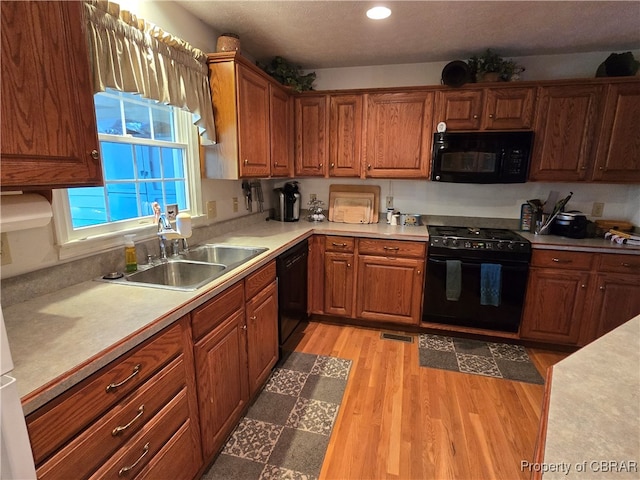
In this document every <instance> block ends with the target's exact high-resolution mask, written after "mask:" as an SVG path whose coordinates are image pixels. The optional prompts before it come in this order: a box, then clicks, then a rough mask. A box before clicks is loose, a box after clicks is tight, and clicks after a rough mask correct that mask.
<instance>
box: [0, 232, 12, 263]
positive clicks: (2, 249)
mask: <svg viewBox="0 0 640 480" xmlns="http://www.w3.org/2000/svg"><path fill="white" fill-rule="evenodd" d="M0 238H1V239H2V241H1V242H0V257H2V265H9V264H10V263H11V250H10V249H9V239H8V238H7V233H6V232H3V233H2V235H0Z"/></svg>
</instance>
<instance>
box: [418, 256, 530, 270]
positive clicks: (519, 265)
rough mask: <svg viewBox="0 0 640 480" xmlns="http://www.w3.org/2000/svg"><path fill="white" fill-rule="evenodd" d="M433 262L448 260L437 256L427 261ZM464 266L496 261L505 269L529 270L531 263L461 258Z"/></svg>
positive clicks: (438, 262) (475, 265)
mask: <svg viewBox="0 0 640 480" xmlns="http://www.w3.org/2000/svg"><path fill="white" fill-rule="evenodd" d="M449 260H457V258H450V259H449ZM429 262H432V263H437V264H444V263H447V261H446V260H438V259H436V258H427V263H429ZM460 262H461V264H462V266H463V267H464V266H465V265H467V266H473V267H479V266H480V265H481V264H483V263H495V264H498V265H501V266H502V268H503V269H505V270H525V271H528V270H529V264H528V263H526V262H521V263H512V262H506V263H505V262H496V261H495V260H494V261H484V262H483V261H482V260H478V261H477V262H474V261H472V262H469V261H465V260H461V261H460Z"/></svg>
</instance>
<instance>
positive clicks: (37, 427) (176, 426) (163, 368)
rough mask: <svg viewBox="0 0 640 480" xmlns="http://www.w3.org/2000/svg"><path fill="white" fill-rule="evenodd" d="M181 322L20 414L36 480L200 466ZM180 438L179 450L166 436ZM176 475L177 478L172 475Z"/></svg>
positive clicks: (186, 337)
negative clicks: (24, 419) (23, 415)
mask: <svg viewBox="0 0 640 480" xmlns="http://www.w3.org/2000/svg"><path fill="white" fill-rule="evenodd" d="M189 320H190V319H189V316H186V317H184V318H183V319H181V320H180V321H178V322H176V323H175V324H173V325H172V326H170V327H167V328H166V329H165V330H163V331H162V332H160V333H158V334H157V335H155V336H154V337H152V338H151V339H149V340H147V341H146V342H145V343H143V344H142V345H141V346H139V347H136V348H135V349H134V350H133V351H132V352H130V353H128V354H125V355H124V356H123V357H122V358H121V359H118V360H116V361H114V362H112V363H111V364H109V365H107V366H106V367H104V368H103V369H102V370H100V371H98V372H97V373H95V374H94V375H92V376H91V377H89V378H87V379H86V380H84V381H83V382H81V383H80V384H78V385H76V386H75V387H73V388H71V389H70V390H69V391H68V392H67V393H65V394H63V395H61V396H60V397H58V398H56V399H55V400H52V401H51V402H49V403H48V404H46V405H44V406H43V407H41V408H40V409H38V410H36V411H35V412H33V413H32V414H30V415H29V416H27V429H28V430H29V436H30V439H31V443H32V449H33V453H34V459H35V462H36V469H37V474H38V478H41V479H45V478H51V479H59V478H118V477H119V476H120V477H122V476H124V475H127V476H128V477H129V478H132V477H135V476H138V475H143V476H144V472H147V471H151V470H152V469H154V468H155V467H154V465H157V464H160V463H163V464H170V465H171V466H172V469H173V471H178V472H180V475H179V477H181V478H193V477H194V476H195V475H196V474H197V472H198V470H199V468H200V466H201V465H202V453H201V447H200V428H199V418H198V406H197V397H196V391H195V375H194V370H193V356H192V349H191V325H190V321H189ZM174 438H176V439H177V438H179V439H180V445H181V448H180V449H175V448H172V445H173V444H172V442H171V441H172V439H174ZM174 478H178V477H174Z"/></svg>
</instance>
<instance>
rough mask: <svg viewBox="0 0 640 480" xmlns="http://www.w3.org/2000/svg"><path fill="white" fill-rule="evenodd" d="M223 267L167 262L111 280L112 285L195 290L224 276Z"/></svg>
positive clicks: (224, 267)
mask: <svg viewBox="0 0 640 480" xmlns="http://www.w3.org/2000/svg"><path fill="white" fill-rule="evenodd" d="M226 271H227V267H226V266H225V265H219V264H213V263H195V262H186V261H183V260H169V261H167V262H166V263H159V264H157V265H152V266H151V267H149V268H145V269H144V270H139V271H137V272H135V273H132V274H130V275H127V276H125V277H122V278H119V279H115V280H111V281H112V282H114V283H120V284H129V285H145V286H154V287H160V288H169V289H172V290H185V291H190V290H196V289H198V288H200V287H202V286H203V285H205V284H207V283H209V282H210V281H212V280H214V279H215V278H217V277H219V276H221V275H223V274H225V273H226Z"/></svg>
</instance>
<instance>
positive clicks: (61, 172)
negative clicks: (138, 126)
mask: <svg viewBox="0 0 640 480" xmlns="http://www.w3.org/2000/svg"><path fill="white" fill-rule="evenodd" d="M82 8H83V5H82V2H21V1H18V2H13V1H7V2H5V1H3V2H2V93H1V97H2V102H1V103H2V107H1V112H2V113H1V114H2V130H1V136H2V147H1V148H2V151H1V156H2V165H1V168H0V172H1V177H0V178H1V185H2V188H3V189H4V188H8V189H18V188H22V189H34V188H64V187H71V186H96V185H102V167H101V163H100V156H99V151H100V147H99V144H98V135H97V128H96V117H95V110H94V104H93V88H92V85H91V74H90V70H89V54H88V46H87V37H86V35H87V34H86V31H85V25H86V21H85V19H84V15H83V11H82Z"/></svg>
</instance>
